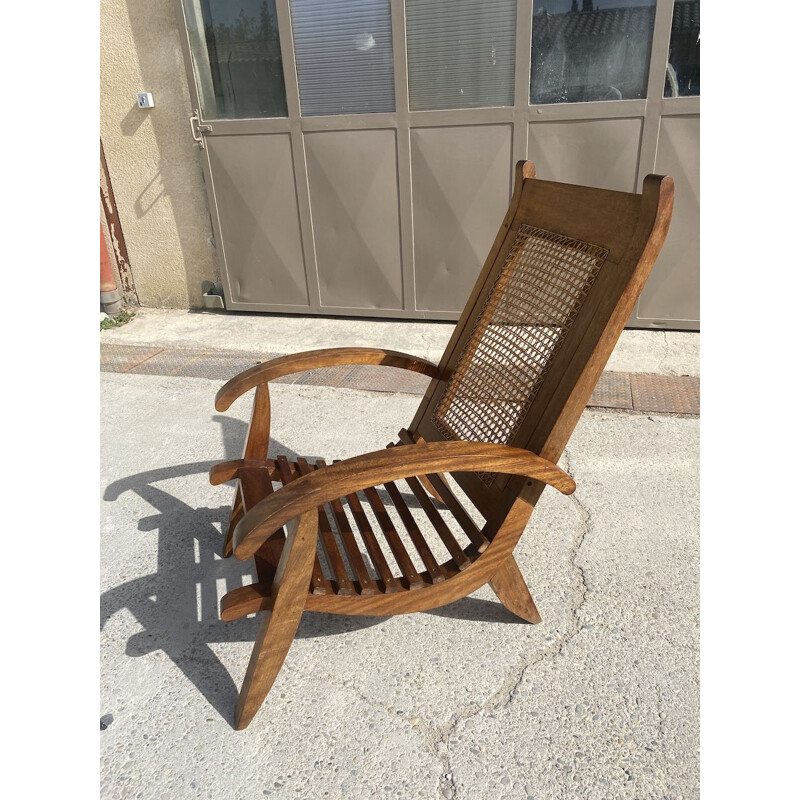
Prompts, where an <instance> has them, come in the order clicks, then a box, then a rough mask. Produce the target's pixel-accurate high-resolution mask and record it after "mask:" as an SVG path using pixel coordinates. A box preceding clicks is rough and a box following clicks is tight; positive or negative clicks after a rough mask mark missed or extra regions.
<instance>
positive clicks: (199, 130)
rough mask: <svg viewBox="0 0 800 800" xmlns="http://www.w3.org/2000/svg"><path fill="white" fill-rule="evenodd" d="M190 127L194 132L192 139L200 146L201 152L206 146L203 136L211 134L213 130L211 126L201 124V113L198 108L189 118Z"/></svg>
mask: <svg viewBox="0 0 800 800" xmlns="http://www.w3.org/2000/svg"><path fill="white" fill-rule="evenodd" d="M189 126H190V127H191V130H192V139H194V140H195V141H196V142H197V144H199V145H200V149H201V150H202V149H204V148H205V146H206V145H205V142H204V141H203V134H204V133H211V131H212V128H211V126H210V125H205V124H203V123H202V122H200V112H199V111H198V110H197V109H196V108H195V109H194V111H193V112H192V115H191V116H190V117H189Z"/></svg>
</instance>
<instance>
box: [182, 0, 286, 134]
mask: <svg viewBox="0 0 800 800" xmlns="http://www.w3.org/2000/svg"><path fill="white" fill-rule="evenodd" d="M184 8H185V9H186V22H187V25H188V29H189V42H190V45H191V49H192V62H193V64H194V72H195V77H196V79H197V86H198V91H199V93H200V106H201V109H202V112H203V116H204V117H205V118H206V119H239V118H242V117H285V116H286V91H285V88H284V83H283V64H282V63H281V44H280V41H279V40H278V19H277V16H276V14H275V0H184Z"/></svg>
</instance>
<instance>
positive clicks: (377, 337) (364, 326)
mask: <svg viewBox="0 0 800 800" xmlns="http://www.w3.org/2000/svg"><path fill="white" fill-rule="evenodd" d="M454 326H455V323H450V322H409V321H397V320H377V319H371V320H368V319H354V318H351V319H341V318H338V319H337V318H331V317H302V316H289V315H286V316H279V315H275V314H272V315H267V314H245V313H241V312H235V313H233V312H227V313H226V312H222V313H220V312H214V311H184V310H174V309H146V308H143V309H139V310H137V312H136V317H135V319H133V320H132V321H131V322H129V323H128V324H127V325H124V326H122V327H121V328H114V329H111V330H108V331H103V335H102V341H103V342H107V343H117V344H136V345H159V346H162V347H210V348H216V349H219V350H244V351H248V352H253V351H259V350H261V351H264V352H265V353H277V354H284V353H297V352H300V351H302V350H316V349H318V348H324V347H386V348H388V349H393V350H401V351H402V352H404V353H410V354H411V355H415V356H418V357H421V358H427V359H429V360H430V361H434V362H438V360H439V357H440V356H441V354H442V352H443V351H444V348H445V347H446V345H447V341H448V339H449V338H450V334H451V333H452V332H453V328H454ZM606 369H607V370H609V371H611V372H651V373H657V374H659V375H695V376H696V375H699V374H700V336H699V334H697V333H691V332H681V331H659V330H627V331H624V332H623V334H622V337H621V338H620V340H619V343H618V344H617V347H616V349H615V350H614V352H613V353H612V355H611V358H610V360H609V362H608V364H607V365H606Z"/></svg>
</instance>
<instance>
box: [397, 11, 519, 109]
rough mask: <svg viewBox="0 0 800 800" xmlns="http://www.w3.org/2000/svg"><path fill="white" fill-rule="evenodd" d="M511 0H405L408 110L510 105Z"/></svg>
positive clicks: (513, 27) (513, 30)
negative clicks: (493, 0) (489, 0)
mask: <svg viewBox="0 0 800 800" xmlns="http://www.w3.org/2000/svg"><path fill="white" fill-rule="evenodd" d="M516 6H517V4H516V2H515V0H496V1H495V2H493V3H487V2H485V0H407V2H406V32H407V34H406V35H407V40H408V96H409V107H410V108H411V110H412V111H429V110H432V109H437V108H480V107H484V106H510V105H513V104H514V40H515V34H516V27H517V24H516V15H517V9H516Z"/></svg>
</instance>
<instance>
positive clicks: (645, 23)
mask: <svg viewBox="0 0 800 800" xmlns="http://www.w3.org/2000/svg"><path fill="white" fill-rule="evenodd" d="M654 17H655V0H535V2H534V5H533V41H532V44H531V103H532V104H537V103H583V102H589V101H592V100H633V99H637V98H642V97H645V95H646V94H647V73H648V69H649V66H650V47H651V44H652V41H653V21H654Z"/></svg>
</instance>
